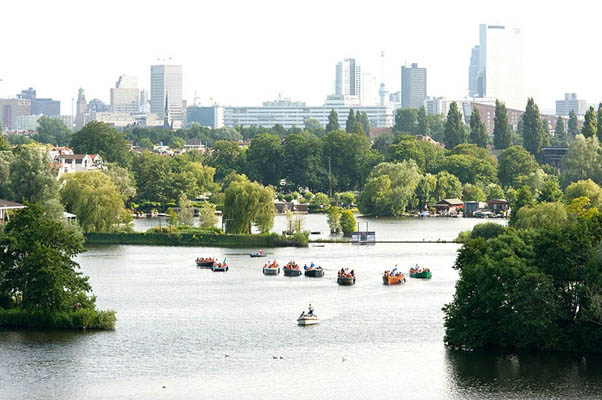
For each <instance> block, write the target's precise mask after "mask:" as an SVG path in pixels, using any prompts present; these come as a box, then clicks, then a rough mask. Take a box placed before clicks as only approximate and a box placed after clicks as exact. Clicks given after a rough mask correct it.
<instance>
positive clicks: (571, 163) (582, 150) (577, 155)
mask: <svg viewBox="0 0 602 400" xmlns="http://www.w3.org/2000/svg"><path fill="white" fill-rule="evenodd" d="M562 163H563V168H562V172H561V174H560V185H561V186H562V187H567V186H568V185H569V184H570V183H571V182H575V181H578V180H582V179H591V180H593V181H594V182H596V183H598V184H602V154H601V148H600V143H599V142H598V138H596V137H591V138H587V139H586V138H585V137H583V135H577V136H576V137H575V140H574V141H573V142H572V143H571V144H569V150H568V152H567V155H566V157H565V158H564V160H563V161H562Z"/></svg>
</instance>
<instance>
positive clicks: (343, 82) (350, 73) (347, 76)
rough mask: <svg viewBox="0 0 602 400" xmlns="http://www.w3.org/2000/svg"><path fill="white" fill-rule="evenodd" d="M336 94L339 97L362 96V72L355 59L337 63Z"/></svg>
mask: <svg viewBox="0 0 602 400" xmlns="http://www.w3.org/2000/svg"><path fill="white" fill-rule="evenodd" d="M334 88H335V91H334V94H336V95H339V96H357V97H358V98H360V99H361V96H362V71H361V68H360V66H359V65H356V63H355V59H354V58H346V59H344V60H343V61H340V62H339V63H337V66H336V76H335V83H334Z"/></svg>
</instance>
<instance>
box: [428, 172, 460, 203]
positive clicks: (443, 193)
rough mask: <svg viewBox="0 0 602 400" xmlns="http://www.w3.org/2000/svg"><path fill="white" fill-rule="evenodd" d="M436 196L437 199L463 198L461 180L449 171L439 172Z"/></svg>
mask: <svg viewBox="0 0 602 400" xmlns="http://www.w3.org/2000/svg"><path fill="white" fill-rule="evenodd" d="M434 196H435V200H436V201H439V200H443V199H459V198H461V197H462V184H461V183H460V180H459V179H458V178H456V177H455V176H454V175H452V174H450V173H449V172H447V171H441V172H438V173H437V185H436V186H435V194H434Z"/></svg>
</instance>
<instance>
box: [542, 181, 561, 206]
mask: <svg viewBox="0 0 602 400" xmlns="http://www.w3.org/2000/svg"><path fill="white" fill-rule="evenodd" d="M561 197H562V189H560V183H559V182H558V177H556V176H553V175H548V176H546V177H545V178H544V183H543V187H542V189H541V191H540V192H539V196H538V197H537V201H538V202H540V203H553V202H555V201H558V200H560V198H561Z"/></svg>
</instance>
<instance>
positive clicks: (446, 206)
mask: <svg viewBox="0 0 602 400" xmlns="http://www.w3.org/2000/svg"><path fill="white" fill-rule="evenodd" d="M463 208H464V202H463V201H462V200H460V199H443V200H439V201H438V202H436V203H435V210H437V212H438V213H441V214H446V215H447V214H457V213H458V212H460V211H462V209H463Z"/></svg>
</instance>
